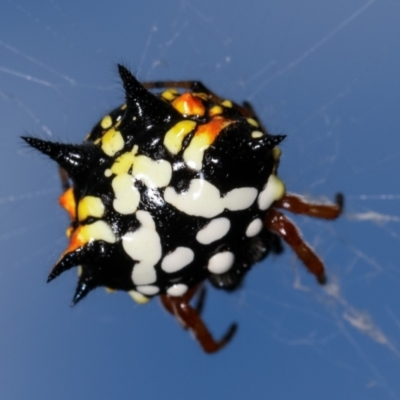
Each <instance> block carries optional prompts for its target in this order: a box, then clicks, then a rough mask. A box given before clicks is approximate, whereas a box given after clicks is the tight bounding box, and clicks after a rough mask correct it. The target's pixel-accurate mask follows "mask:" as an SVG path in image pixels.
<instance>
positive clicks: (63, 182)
mask: <svg viewBox="0 0 400 400" xmlns="http://www.w3.org/2000/svg"><path fill="white" fill-rule="evenodd" d="M58 174H59V175H60V180H61V186H62V188H63V191H64V192H65V191H66V190H68V189H69V186H70V185H69V180H68V174H67V171H66V170H65V169H63V168H61V167H58Z"/></svg>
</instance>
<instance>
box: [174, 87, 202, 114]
mask: <svg viewBox="0 0 400 400" xmlns="http://www.w3.org/2000/svg"><path fill="white" fill-rule="evenodd" d="M172 106H173V107H174V108H175V109H176V110H177V111H179V112H180V113H181V114H183V115H200V116H202V115H204V113H205V111H206V110H205V107H204V104H203V102H202V101H201V100H200V99H199V98H197V97H194V96H193V95H192V94H191V93H189V92H186V93H183V94H181V95H180V96H179V97H177V98H176V99H175V100H174V101H173V102H172Z"/></svg>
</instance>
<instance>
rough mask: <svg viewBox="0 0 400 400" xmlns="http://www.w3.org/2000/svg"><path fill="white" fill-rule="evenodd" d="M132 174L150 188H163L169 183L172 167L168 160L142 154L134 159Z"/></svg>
mask: <svg viewBox="0 0 400 400" xmlns="http://www.w3.org/2000/svg"><path fill="white" fill-rule="evenodd" d="M132 175H133V176H134V178H136V179H140V180H141V181H142V182H143V183H144V184H145V185H146V186H147V187H148V188H161V187H165V186H167V185H168V184H169V182H170V180H171V176H172V167H171V164H170V163H169V162H168V161H166V160H153V159H151V158H149V157H147V156H143V155H141V156H136V157H135V159H134V163H133V170H132Z"/></svg>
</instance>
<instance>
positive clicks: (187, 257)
mask: <svg viewBox="0 0 400 400" xmlns="http://www.w3.org/2000/svg"><path fill="white" fill-rule="evenodd" d="M193 259H194V253H193V251H192V250H191V249H189V248H188V247H177V248H176V249H175V250H174V251H172V252H171V253H169V254H167V255H166V256H165V257H164V259H163V260H162V263H161V268H162V269H163V270H164V271H165V272H169V273H172V272H176V271H179V270H180V269H182V268H183V267H185V266H186V265H188V264H190V263H191V262H192V261H193Z"/></svg>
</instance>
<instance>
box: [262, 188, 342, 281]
mask: <svg viewBox="0 0 400 400" xmlns="http://www.w3.org/2000/svg"><path fill="white" fill-rule="evenodd" d="M343 207H344V198H343V195H342V194H337V195H336V204H318V203H311V202H307V201H305V200H304V199H303V198H302V197H301V196H297V195H295V194H285V195H284V196H283V198H282V199H281V200H279V201H276V202H275V203H274V204H273V206H272V208H271V209H270V210H269V211H268V213H267V217H266V219H265V221H264V225H265V227H266V228H267V229H268V230H270V231H272V232H275V233H276V234H277V235H279V236H280V237H281V238H282V239H283V240H284V241H285V242H286V243H287V244H288V245H289V246H290V247H291V248H292V249H293V251H294V252H295V253H296V255H297V257H298V258H299V259H300V260H301V261H302V262H303V264H304V265H305V267H306V268H307V269H308V270H309V272H311V273H312V274H313V275H315V276H316V278H317V281H318V283H320V284H321V285H323V284H325V283H326V275H325V267H324V264H323V262H322V260H321V259H320V258H319V257H318V255H317V254H316V253H315V252H314V250H313V249H312V248H311V246H310V245H309V244H308V243H307V242H305V241H304V239H303V238H302V237H301V234H300V232H299V230H298V229H297V227H296V225H295V224H294V223H293V222H292V221H291V220H290V219H289V218H287V217H286V216H285V215H284V214H283V213H281V212H280V211H278V210H276V208H282V209H284V210H287V211H290V212H292V213H294V214H299V215H307V216H309V217H314V218H323V219H336V218H338V217H339V215H340V214H341V213H342V212H343Z"/></svg>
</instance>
